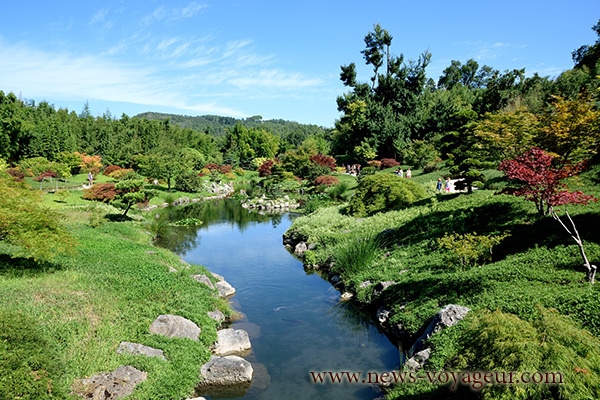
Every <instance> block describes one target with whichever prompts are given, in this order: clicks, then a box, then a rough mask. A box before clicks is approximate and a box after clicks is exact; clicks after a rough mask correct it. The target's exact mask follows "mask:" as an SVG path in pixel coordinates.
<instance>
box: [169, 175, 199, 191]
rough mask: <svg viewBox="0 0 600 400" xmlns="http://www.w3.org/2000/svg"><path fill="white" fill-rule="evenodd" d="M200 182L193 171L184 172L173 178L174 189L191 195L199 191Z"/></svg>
mask: <svg viewBox="0 0 600 400" xmlns="http://www.w3.org/2000/svg"><path fill="white" fill-rule="evenodd" d="M201 182H202V180H201V179H200V177H199V176H198V174H197V173H195V172H194V171H184V172H182V173H180V174H179V175H177V176H176V177H175V189H176V190H180V191H182V192H187V193H193V192H197V191H198V190H200V185H201Z"/></svg>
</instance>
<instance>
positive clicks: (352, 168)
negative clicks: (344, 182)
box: [346, 164, 360, 176]
mask: <svg viewBox="0 0 600 400" xmlns="http://www.w3.org/2000/svg"><path fill="white" fill-rule="evenodd" d="M346 173H347V174H349V175H354V176H358V174H360V164H352V165H349V164H348V165H346Z"/></svg>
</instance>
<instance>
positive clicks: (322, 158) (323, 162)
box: [310, 154, 335, 171]
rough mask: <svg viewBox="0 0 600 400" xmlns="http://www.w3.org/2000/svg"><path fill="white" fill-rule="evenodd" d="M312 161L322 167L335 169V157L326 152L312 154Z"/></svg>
mask: <svg viewBox="0 0 600 400" xmlns="http://www.w3.org/2000/svg"><path fill="white" fill-rule="evenodd" d="M310 161H312V162H313V163H315V164H317V165H320V166H322V167H326V168H329V170H330V171H335V158H333V157H331V156H326V155H324V154H315V155H312V156H310Z"/></svg>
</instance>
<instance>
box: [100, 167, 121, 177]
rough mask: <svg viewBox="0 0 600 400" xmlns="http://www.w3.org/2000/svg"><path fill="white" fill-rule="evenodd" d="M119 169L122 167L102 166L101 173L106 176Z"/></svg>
mask: <svg viewBox="0 0 600 400" xmlns="http://www.w3.org/2000/svg"><path fill="white" fill-rule="evenodd" d="M120 169H122V168H121V167H119V166H118V165H109V166H108V167H106V168H104V172H103V174H104V175H106V176H108V175H110V174H111V173H112V172H115V171H118V170H120Z"/></svg>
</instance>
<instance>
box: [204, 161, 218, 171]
mask: <svg viewBox="0 0 600 400" xmlns="http://www.w3.org/2000/svg"><path fill="white" fill-rule="evenodd" d="M204 168H206V169H209V170H211V171H214V170H217V171H218V170H219V166H218V165H217V164H215V163H209V164H206V165H205V166H204Z"/></svg>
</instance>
